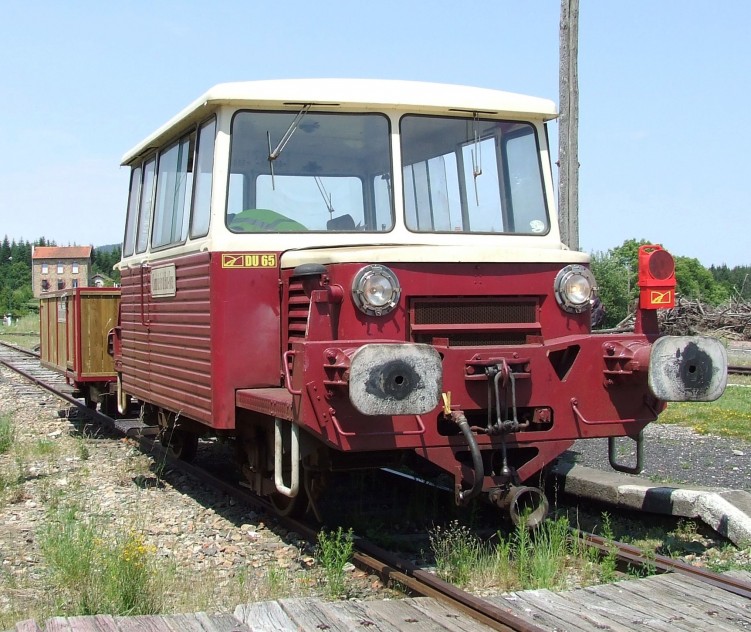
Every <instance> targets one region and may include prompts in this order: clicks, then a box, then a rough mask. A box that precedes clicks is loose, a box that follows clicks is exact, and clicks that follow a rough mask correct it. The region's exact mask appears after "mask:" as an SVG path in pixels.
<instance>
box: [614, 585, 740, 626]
mask: <svg viewBox="0 0 751 632" xmlns="http://www.w3.org/2000/svg"><path fill="white" fill-rule="evenodd" d="M620 585H621V586H623V588H624V590H626V591H627V592H629V593H631V594H632V595H633V596H634V598H635V599H639V598H641V599H644V600H646V601H648V602H651V603H652V605H653V607H654V609H655V613H659V614H660V616H662V617H664V618H667V617H668V616H670V614H671V613H674V612H680V613H681V614H684V615H686V618H687V620H690V621H693V622H694V624H695V626H696V629H713V630H723V631H725V632H730V631H731V630H737V629H738V628H736V627H735V626H733V627H728V626H726V625H724V624H723V623H722V622H721V621H718V620H717V619H711V618H709V617H708V616H707V615H706V613H705V612H704V609H702V608H701V607H696V604H695V602H694V601H693V600H692V595H687V594H686V593H685V592H683V591H672V590H669V589H667V587H666V586H665V585H664V584H658V583H655V582H650V581H649V578H646V579H644V580H639V581H630V582H621V583H620Z"/></svg>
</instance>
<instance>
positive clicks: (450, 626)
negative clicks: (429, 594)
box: [409, 599, 492, 632]
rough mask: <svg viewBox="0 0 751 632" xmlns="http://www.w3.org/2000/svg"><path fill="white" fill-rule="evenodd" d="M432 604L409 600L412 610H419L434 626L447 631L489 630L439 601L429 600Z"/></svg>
mask: <svg viewBox="0 0 751 632" xmlns="http://www.w3.org/2000/svg"><path fill="white" fill-rule="evenodd" d="M431 601H432V603H429V602H427V601H425V600H424V599H410V600H409V603H410V604H411V605H412V607H413V608H415V609H416V610H419V611H420V612H422V613H423V614H424V615H426V616H427V617H429V618H430V619H432V620H433V621H435V624H436V625H438V626H441V627H443V628H445V629H447V630H460V631H462V632H485V631H487V630H491V629H492V628H489V627H488V626H486V625H485V624H484V623H480V622H479V621H476V620H475V619H473V618H472V617H470V616H469V615H467V614H464V613H462V612H460V611H458V610H454V609H453V608H449V607H448V606H447V605H446V604H444V603H441V602H440V601H436V600H431Z"/></svg>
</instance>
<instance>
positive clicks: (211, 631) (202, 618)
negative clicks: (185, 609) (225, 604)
mask: <svg viewBox="0 0 751 632" xmlns="http://www.w3.org/2000/svg"><path fill="white" fill-rule="evenodd" d="M196 619H197V620H198V622H199V623H200V624H201V625H202V626H203V629H204V630H205V631H206V632H250V628H249V627H248V626H246V625H245V624H244V623H240V621H238V620H237V619H236V618H235V617H233V616H232V615H231V614H208V613H206V612H198V613H196Z"/></svg>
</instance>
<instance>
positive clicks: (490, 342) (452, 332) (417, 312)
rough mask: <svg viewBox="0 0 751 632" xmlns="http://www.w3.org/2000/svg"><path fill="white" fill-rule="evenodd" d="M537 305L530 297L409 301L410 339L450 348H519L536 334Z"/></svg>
mask: <svg viewBox="0 0 751 632" xmlns="http://www.w3.org/2000/svg"><path fill="white" fill-rule="evenodd" d="M538 307H539V305H538V302H537V300H536V299H534V298H523V299H517V298H514V299H503V298H497V299H493V298H487V299H477V298H439V299H428V298H425V299H422V298H421V299H413V300H412V302H411V305H410V334H411V337H412V340H413V341H415V342H422V343H427V344H430V343H433V342H434V341H435V340H436V339H444V340H446V339H447V340H448V344H449V346H452V347H485V346H498V345H521V344H525V343H526V342H527V337H528V336H530V335H540V333H541V327H540V323H539V319H538V311H539V309H538Z"/></svg>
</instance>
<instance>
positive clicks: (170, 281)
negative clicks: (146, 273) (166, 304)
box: [151, 263, 177, 298]
mask: <svg viewBox="0 0 751 632" xmlns="http://www.w3.org/2000/svg"><path fill="white" fill-rule="evenodd" d="M176 291H177V283H176V281H175V264H174V263H170V264H168V265H166V266H159V267H158V268H151V296H152V297H154V298H163V297H166V296H174V295H175V292H176Z"/></svg>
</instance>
